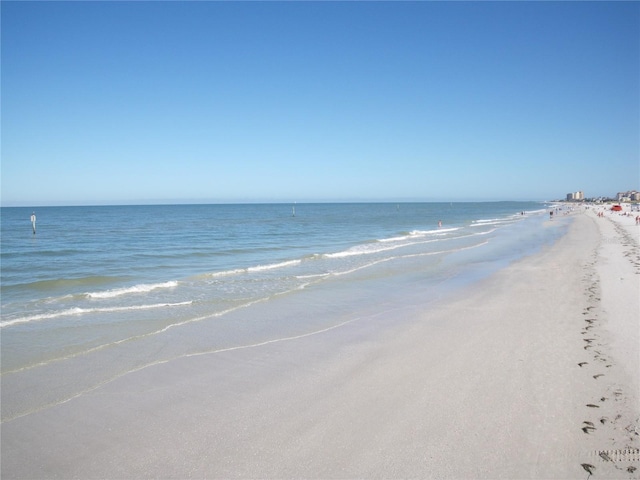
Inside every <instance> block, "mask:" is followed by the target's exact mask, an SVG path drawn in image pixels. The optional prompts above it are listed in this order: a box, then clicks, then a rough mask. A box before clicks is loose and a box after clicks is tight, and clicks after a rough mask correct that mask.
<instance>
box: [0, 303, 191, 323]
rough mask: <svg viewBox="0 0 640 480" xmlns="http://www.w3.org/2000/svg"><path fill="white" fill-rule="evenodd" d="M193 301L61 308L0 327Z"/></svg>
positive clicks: (16, 320) (168, 305)
mask: <svg viewBox="0 0 640 480" xmlns="http://www.w3.org/2000/svg"><path fill="white" fill-rule="evenodd" d="M191 303H193V302H192V301H191V300H189V301H186V302H177V303H153V304H149V305H132V306H128V307H102V308H80V307H75V308H69V309H67V310H60V311H58V312H51V313H40V314H37V315H29V316H26V317H20V318H16V319H14V320H7V321H5V322H0V328H4V327H10V326H12V325H18V324H21V323H29V322H37V321H42V320H51V319H53V318H60V317H71V316H76V315H85V314H90V313H113V312H125V311H132V310H150V309H152V308H163V307H179V306H183V305H190V304H191Z"/></svg>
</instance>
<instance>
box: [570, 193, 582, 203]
mask: <svg viewBox="0 0 640 480" xmlns="http://www.w3.org/2000/svg"><path fill="white" fill-rule="evenodd" d="M583 200H584V192H582V191H578V192H572V193H567V202H581V201H583Z"/></svg>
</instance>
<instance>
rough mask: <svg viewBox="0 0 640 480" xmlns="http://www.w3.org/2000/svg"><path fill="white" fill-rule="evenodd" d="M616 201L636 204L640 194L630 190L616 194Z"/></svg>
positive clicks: (639, 199)
mask: <svg viewBox="0 0 640 480" xmlns="http://www.w3.org/2000/svg"><path fill="white" fill-rule="evenodd" d="M616 199H617V200H618V201H619V202H637V201H640V192H638V191H637V190H630V191H628V192H618V195H616Z"/></svg>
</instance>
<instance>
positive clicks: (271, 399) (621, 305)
mask: <svg viewBox="0 0 640 480" xmlns="http://www.w3.org/2000/svg"><path fill="white" fill-rule="evenodd" d="M627 220H629V221H630V222H631V223H634V222H633V220H632V219H630V218H629V219H627V218H623V217H620V218H617V217H616V218H614V217H613V216H612V215H607V216H606V217H605V218H597V217H596V216H595V214H594V212H593V211H589V213H586V214H583V213H577V214H575V220H574V221H573V223H572V225H571V227H570V230H569V232H568V233H567V235H565V236H564V237H562V238H561V239H560V240H559V241H558V242H557V243H556V244H555V245H553V246H552V247H549V248H547V249H545V250H544V251H542V252H540V253H538V254H536V255H534V256H531V257H528V258H525V259H524V260H521V261H519V262H517V263H515V264H512V265H510V266H509V267H507V268H505V269H503V270H501V271H500V272H498V273H497V274H495V275H493V276H492V277H490V278H489V279H487V280H485V281H482V282H480V283H477V284H475V285H473V286H472V287H470V288H468V289H466V290H465V291H464V292H462V293H461V294H459V295H457V296H456V298H450V299H447V300H446V301H443V302H441V303H440V304H438V305H429V306H428V307H426V306H420V305H408V306H406V307H405V308H400V307H389V308H388V309H387V310H385V309H384V308H381V311H380V313H379V314H378V315H377V316H375V318H367V319H365V320H366V321H361V322H359V321H354V322H351V323H349V324H347V325H344V326H343V327H341V328H335V329H332V330H328V331H325V332H321V333H318V334H316V335H310V336H304V337H301V338H297V339H292V340H288V341H282V342H274V343H269V344H265V345H262V346H259V347H255V348H247V349H238V350H233V351H227V352H223V353H217V354H212V355H202V356H193V357H189V358H182V359H179V360H175V361H172V362H169V363H165V364H161V365H156V366H153V367H149V368H146V369H144V370H141V371H138V372H136V373H132V374H130V375H127V376H126V377H123V378H120V379H118V380H116V381H114V382H111V383H109V384H106V385H104V386H103V387H102V388H99V389H97V390H95V391H93V392H91V393H87V394H85V395H82V396H80V397H78V398H75V399H73V400H71V401H68V402H66V403H64V404H61V405H58V406H55V407H52V408H49V409H47V410H43V411H40V412H36V413H33V414H31V415H27V416H25V417H21V418H17V419H15V420H12V421H8V422H5V423H4V424H3V425H2V478H3V479H9V478H83V479H84V478H563V479H565V478H576V479H586V478H588V477H589V476H590V474H592V475H591V476H592V477H593V478H638V473H639V472H640V458H639V457H640V454H639V453H638V450H637V449H638V447H639V446H640V442H639V437H638V425H639V416H640V409H639V407H638V405H639V404H638V402H639V399H640V393H639V391H638V378H639V377H640V367H639V361H640V356H639V346H638V345H639V342H638V330H639V323H640V303H639V296H638V292H639V291H640V290H639V289H640V248H639V246H638V231H640V230H638V229H637V228H636V227H635V225H627V226H620V225H619V223H620V222H623V223H624V222H627ZM614 222H618V223H614ZM394 323H395V324H397V326H393V325H394ZM634 468H637V469H639V470H636V471H635V472H634V471H633V469H634Z"/></svg>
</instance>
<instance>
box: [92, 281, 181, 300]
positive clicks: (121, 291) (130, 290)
mask: <svg viewBox="0 0 640 480" xmlns="http://www.w3.org/2000/svg"><path fill="white" fill-rule="evenodd" d="M177 286H178V282H176V281H175V280H172V281H169V282H164V283H151V284H140V285H134V286H132V287H123V288H115V289H113V290H106V291H103V292H87V293H85V296H87V297H89V298H100V299H102V298H114V297H119V296H120V295H129V294H134V293H148V292H150V291H152V290H157V289H159V288H173V287H177Z"/></svg>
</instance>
